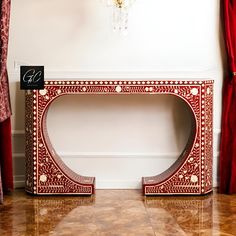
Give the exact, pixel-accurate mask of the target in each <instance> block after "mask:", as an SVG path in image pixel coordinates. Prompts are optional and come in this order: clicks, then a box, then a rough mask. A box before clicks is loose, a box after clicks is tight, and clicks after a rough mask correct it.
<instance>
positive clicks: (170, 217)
mask: <svg viewBox="0 0 236 236" xmlns="http://www.w3.org/2000/svg"><path fill="white" fill-rule="evenodd" d="M4 200H5V201H4V205H0V235H1V236H5V235H7V236H11V235H14V236H18V235H20V236H22V235H32V236H35V235H36V236H37V235H49V236H51V235H58V236H60V235H75V236H84V235H86V236H87V235H94V236H126V235H127V236H131V235H132V236H133V235H134V236H159V235H168V236H171V235H177V236H182V235H225V236H226V235H228V236H229V235H236V195H233V196H227V195H219V194H216V193H213V194H210V195H207V196H205V197H191V196H187V197H180V196H178V197H143V196H142V194H141V192H140V191H139V190H97V191H96V196H93V197H72V196H67V197H61V196H60V197H52V196H48V197H33V196H30V195H27V194H25V193H24V190H17V191H15V192H14V193H13V194H12V195H11V196H5V199H4Z"/></svg>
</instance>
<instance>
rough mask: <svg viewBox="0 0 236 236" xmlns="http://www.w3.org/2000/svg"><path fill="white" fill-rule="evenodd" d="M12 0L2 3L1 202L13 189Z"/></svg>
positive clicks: (0, 7)
mask: <svg viewBox="0 0 236 236" xmlns="http://www.w3.org/2000/svg"><path fill="white" fill-rule="evenodd" d="M10 3H11V1H10V0H1V2H0V4H1V5H0V174H1V176H0V201H1V202H2V199H3V191H4V192H8V191H9V190H12V189H13V174H12V145H11V121H10V115H11V108H10V96H9V84H8V76H7V49H8V37H9V21H10Z"/></svg>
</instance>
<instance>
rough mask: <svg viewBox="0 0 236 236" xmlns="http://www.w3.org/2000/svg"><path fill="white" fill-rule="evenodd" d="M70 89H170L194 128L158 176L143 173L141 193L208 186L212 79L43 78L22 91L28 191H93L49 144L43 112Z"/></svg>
mask: <svg viewBox="0 0 236 236" xmlns="http://www.w3.org/2000/svg"><path fill="white" fill-rule="evenodd" d="M68 94H101V95H105V94H106V95H109V94H113V95H114V94H116V95H120V94H127V95H132V94H171V95H174V96H178V97H179V98H181V99H182V100H184V101H185V102H186V104H187V105H188V107H189V108H190V110H191V111H192V132H191V135H190V137H189V141H188V143H187V145H186V147H185V150H184V151H183V153H182V154H181V155H180V157H179V158H178V160H177V161H176V162H175V163H174V164H173V165H172V166H171V167H170V168H169V169H167V170H166V171H165V172H163V173H161V174H160V175H156V176H151V177H143V178H142V187H143V194H144V195H167V194H169V195H173V194H192V195H201V194H206V193H209V192H211V191H212V154H213V150H212V149H213V142H212V110H213V81H212V80H207V81H201V80H200V81H166V80H165V81H160V80H158V81H113V80H110V81H105V80H104V81H55V80H53V81H46V82H45V88H44V89H43V90H31V91H27V92H26V115H25V116H26V119H25V120H26V191H27V192H29V193H32V194H44V195H46V194H84V195H90V194H94V192H95V177H87V176H81V175H79V174H76V173H74V172H73V171H72V170H71V169H69V168H68V167H67V166H66V165H65V164H64V162H63V161H62V160H61V158H60V157H59V156H58V154H57V152H56V150H54V148H53V147H52V145H51V142H50V139H49V136H48V134H47V127H46V119H47V111H48V108H49V107H50V105H51V104H52V102H53V101H55V99H57V98H58V97H60V96H63V95H68Z"/></svg>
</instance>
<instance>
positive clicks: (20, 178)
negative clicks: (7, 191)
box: [13, 175, 25, 189]
mask: <svg viewBox="0 0 236 236" xmlns="http://www.w3.org/2000/svg"><path fill="white" fill-rule="evenodd" d="M13 180H14V188H15V189H17V188H24V187H25V175H15V176H14V178H13Z"/></svg>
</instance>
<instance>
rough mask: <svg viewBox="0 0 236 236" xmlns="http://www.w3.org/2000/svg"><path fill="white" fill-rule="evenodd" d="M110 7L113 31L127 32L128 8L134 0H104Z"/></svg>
mask: <svg viewBox="0 0 236 236" xmlns="http://www.w3.org/2000/svg"><path fill="white" fill-rule="evenodd" d="M104 1H105V2H106V3H107V6H109V7H111V8H112V26H113V30H114V31H115V32H120V33H124V34H125V33H127V30H128V16H129V8H130V7H131V6H132V4H133V3H134V1H135V0H104Z"/></svg>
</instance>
